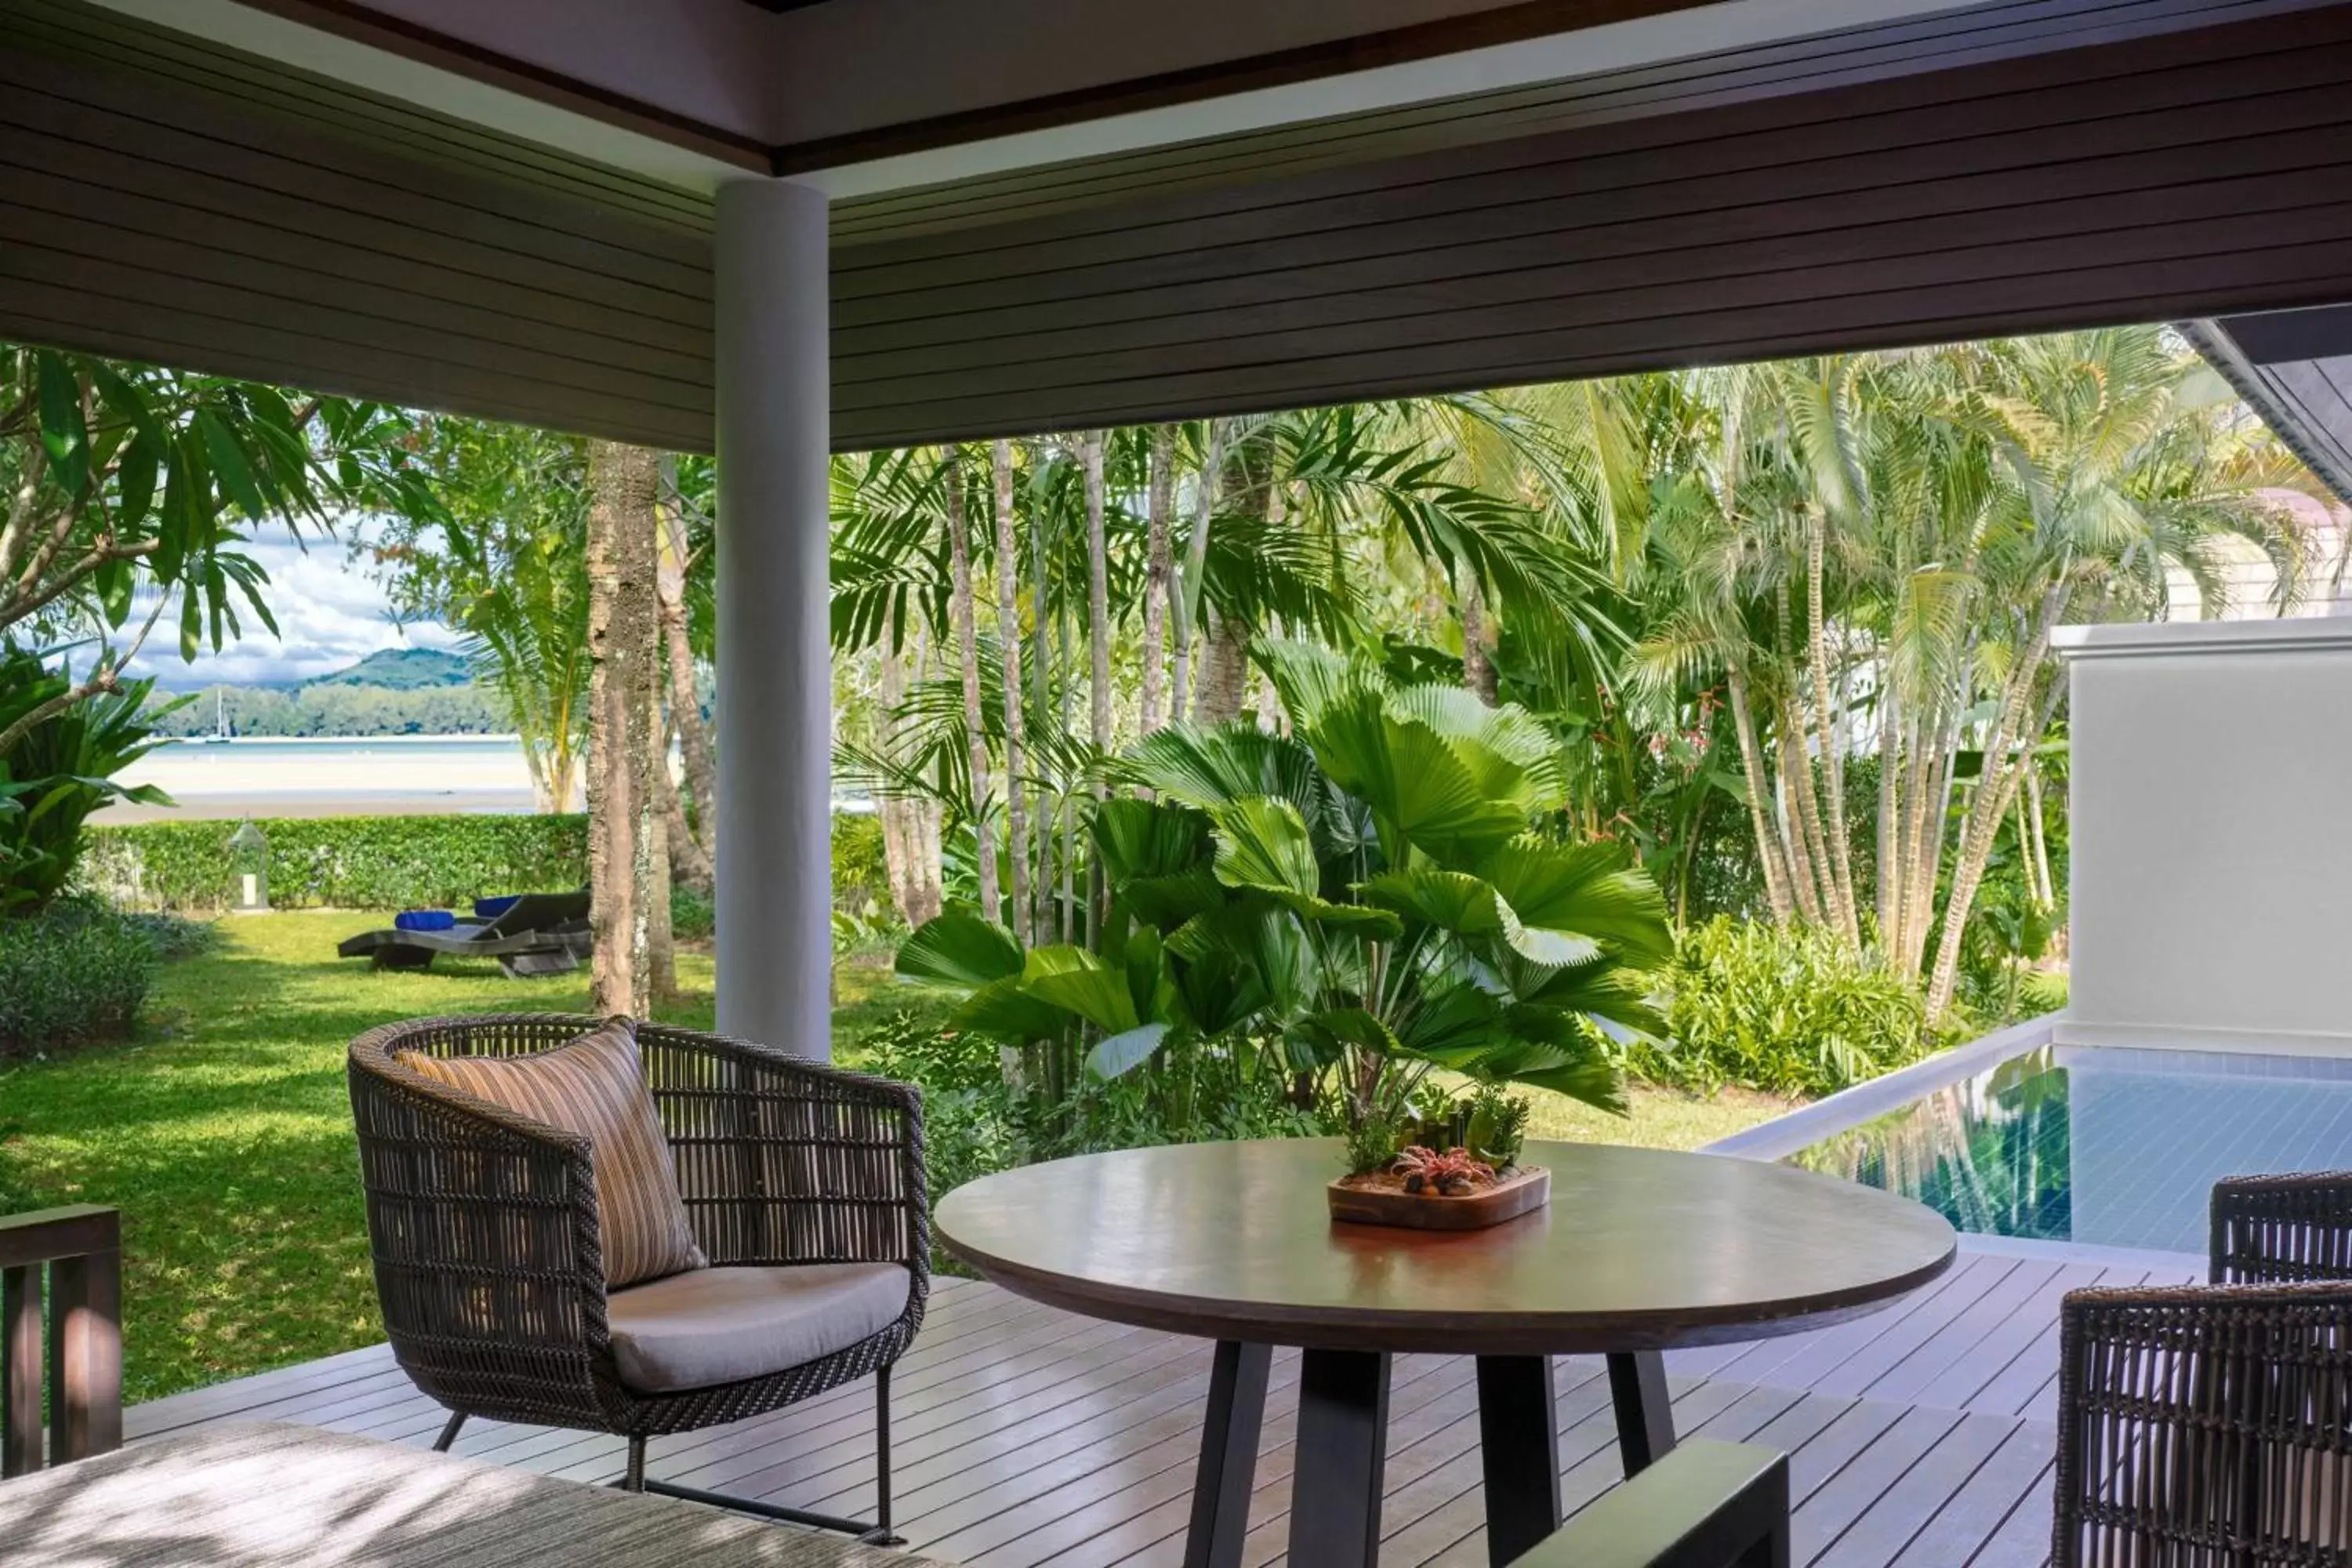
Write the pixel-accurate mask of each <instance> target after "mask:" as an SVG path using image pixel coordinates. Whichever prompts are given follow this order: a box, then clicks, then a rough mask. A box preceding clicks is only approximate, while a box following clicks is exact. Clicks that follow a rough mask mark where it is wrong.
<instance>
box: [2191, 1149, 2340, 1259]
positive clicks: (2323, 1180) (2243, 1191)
mask: <svg viewBox="0 0 2352 1568" xmlns="http://www.w3.org/2000/svg"><path fill="white" fill-rule="evenodd" d="M2212 1279H2213V1283H2215V1284H2216V1285H2223V1284H2245V1285H2292V1284H2295V1283H2298V1282H2300V1281H2305V1280H2338V1281H2345V1280H2352V1171H2330V1172H2324V1173H2319V1174H2316V1175H2298V1176H2232V1177H2231V1178H2230V1179H2229V1180H2228V1181H2225V1182H2220V1183H2216V1184H2214V1187H2213V1274H2212Z"/></svg>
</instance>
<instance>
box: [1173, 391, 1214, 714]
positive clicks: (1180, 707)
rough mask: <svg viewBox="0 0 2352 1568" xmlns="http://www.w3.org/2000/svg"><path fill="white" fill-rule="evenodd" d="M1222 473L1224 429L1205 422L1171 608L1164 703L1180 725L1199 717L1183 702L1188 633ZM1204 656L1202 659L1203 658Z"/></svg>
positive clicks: (1188, 680)
mask: <svg viewBox="0 0 2352 1568" xmlns="http://www.w3.org/2000/svg"><path fill="white" fill-rule="evenodd" d="M1224 470H1225V427H1224V426H1223V424H1221V423H1220V422H1218V421H1217V420H1214V419H1212V420H1210V421H1209V448H1208V453H1207V455H1206V457H1205V458H1204V459H1203V461H1202V464H1201V493H1200V495H1199V496H1198V498H1196V505H1195V509H1194V512H1193V517H1192V538H1190V539H1188V540H1186V541H1185V542H1184V576H1183V579H1182V581H1181V582H1179V583H1178V584H1176V603H1175V605H1173V606H1172V607H1173V610H1174V617H1173V618H1174V620H1175V623H1176V668H1175V672H1174V675H1173V678H1172V685H1171V696H1170V700H1169V704H1168V717H1169V720H1170V721H1171V722H1173V723H1178V724H1181V723H1184V722H1187V721H1192V722H1198V721H1199V715H1198V713H1197V712H1196V711H1195V710H1194V709H1193V708H1192V706H1191V705H1190V704H1189V703H1188V702H1187V700H1186V698H1187V692H1188V689H1189V688H1190V686H1191V684H1192V631H1193V628H1194V627H1195V626H1199V625H1200V612H1201V580H1202V578H1203V577H1204V576H1206V575H1207V574H1208V569H1209V567H1208V563H1209V524H1210V522H1211V521H1213V519H1214V518H1215V516H1216V511H1217V487H1218V485H1219V484H1220V483H1221V482H1222V480H1223V475H1224ZM1205 657H1206V656H1205V655H1203V658H1205Z"/></svg>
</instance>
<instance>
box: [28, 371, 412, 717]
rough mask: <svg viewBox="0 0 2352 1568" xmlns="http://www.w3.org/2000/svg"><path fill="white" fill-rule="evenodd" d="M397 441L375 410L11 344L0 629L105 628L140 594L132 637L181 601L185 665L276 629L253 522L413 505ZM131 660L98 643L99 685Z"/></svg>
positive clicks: (304, 522) (295, 522)
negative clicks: (144, 604)
mask: <svg viewBox="0 0 2352 1568" xmlns="http://www.w3.org/2000/svg"><path fill="white" fill-rule="evenodd" d="M400 434H401V429H400V426H399V424H398V422H396V421H392V422H388V421H387V420H386V419H385V418H384V416H383V411H382V410H381V409H379V408H376V407H374V406H373V405H366V404H356V403H349V402H345V401H342V400H340V399H334V398H316V399H310V400H306V401H302V402H300V403H299V404H298V403H297V402H296V401H295V400H293V399H290V398H289V396H288V395H287V394H286V393H284V392H283V391H281V390H279V389H278V388H276V387H270V386H262V385H258V384H255V383H252V382H245V381H236V380H231V379H227V378H224V377H219V376H205V375H194V374H186V373H184V372H179V371H171V370H163V369H160V368H156V367H153V366H148V365H135V364H130V363H117V362H114V361H110V360H103V359H97V358H92V357H90V356H88V355H82V354H72V353H62V352H59V351H56V350H51V349H37V348H29V347H25V346H22V345H17V344H0V481H5V483H0V493H5V494H6V495H7V496H9V497H10V498H11V504H10V507H9V510H7V512H6V513H5V517H0V633H6V632H10V631H14V630H19V629H23V628H32V629H35V630H38V631H55V630H59V629H62V628H64V627H66V626H68V625H73V626H100V627H104V628H106V629H107V631H108V632H109V633H110V634H111V633H112V632H116V631H120V630H121V629H122V628H123V627H124V626H126V625H127V624H128V623H129V622H130V621H131V618H132V615H133V604H134V601H135V600H136V599H137V597H138V595H139V591H140V590H142V589H145V590H150V591H151V597H152V605H151V606H150V613H149V616H148V618H147V620H146V621H145V623H144V626H142V630H141V632H140V633H139V634H138V639H143V637H145V635H146V633H145V629H144V627H146V626H154V625H155V624H156V622H157V621H158V620H160V619H162V618H163V616H165V615H166V613H167V612H169V611H171V610H173V608H174V607H176V612H177V629H178V640H179V648H180V653H181V657H183V658H194V656H195V654H196V652H197V650H198V649H199V648H201V647H213V648H215V649H217V648H219V647H222V646H223V645H224V644H225V643H226V641H228V640H229V639H231V638H233V637H236V636H238V635H239V634H240V633H241V631H242V630H243V622H242V619H241V616H247V615H249V616H252V617H253V619H254V621H255V622H257V624H258V625H260V626H263V627H264V628H266V629H269V630H273V631H274V630H275V629H276V626H277V623H276V622H275V620H274V619H273V618H272V617H271V615H270V612H269V606H268V603H267V601H266V599H265V597H264V595H263V592H262V590H263V588H264V586H265V585H266V584H267V582H268V579H267V576H266V575H265V574H264V573H263V572H262V570H261V568H260V566H259V565H257V563H255V562H254V560H253V558H252V557H251V556H249V555H247V554H245V553H244V552H243V551H242V550H241V549H240V548H239V547H240V546H241V545H243V544H244V543H245V542H247V533H246V531H245V530H246V529H247V527H248V526H252V525H258V524H262V523H271V522H274V523H278V524H283V525H285V526H288V527H290V528H294V529H297V530H299V529H300V528H303V527H310V528H314V529H317V530H319V531H325V530H326V528H327V526H328V520H329V518H330V516H331V513H332V511H333V510H334V509H335V508H336V507H338V506H341V505H367V504H382V503H383V502H386V501H390V500H397V499H401V498H415V497H418V496H419V495H420V494H421V492H420V491H419V489H418V487H417V485H416V483H415V479H413V477H411V476H409V475H408V474H406V473H405V472H404V469H403V464H402V461H401V458H402V453H401V448H400V446H399V436H400ZM138 639H134V646H135V641H136V640H138ZM123 657H127V650H125V649H121V648H116V647H111V646H110V647H107V648H106V649H104V650H103V651H102V652H101V653H100V657H99V659H98V661H97V672H98V673H99V674H100V680H99V682H98V683H97V684H95V685H94V686H92V687H91V689H92V690H103V689H108V687H109V686H110V685H111V676H110V672H111V671H113V670H114V669H115V668H118V667H119V663H120V660H121V658H123Z"/></svg>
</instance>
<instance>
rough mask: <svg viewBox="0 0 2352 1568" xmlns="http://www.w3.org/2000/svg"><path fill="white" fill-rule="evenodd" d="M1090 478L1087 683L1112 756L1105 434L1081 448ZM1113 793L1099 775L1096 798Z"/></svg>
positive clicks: (1096, 724)
mask: <svg viewBox="0 0 2352 1568" xmlns="http://www.w3.org/2000/svg"><path fill="white" fill-rule="evenodd" d="M1079 456H1080V459H1081V460H1082V461H1083V462H1084V463H1085V465H1086V478H1087V686H1088V687H1089V688H1090V691H1089V695H1090V696H1091V697H1092V699H1093V711H1092V712H1091V713H1090V714H1089V715H1088V717H1089V718H1091V719H1092V720H1093V725H1092V739H1093V741H1094V745H1095V754H1096V755H1097V757H1108V756H1109V755H1110V742H1111V731H1110V545H1109V542H1108V539H1107V538H1106V537H1105V535H1104V531H1103V433H1102V432H1101V431H1099V430H1089V431H1087V435H1086V437H1085V439H1084V441H1083V442H1082V443H1081V444H1080V447H1079ZM1109 794H1110V786H1109V785H1108V784H1105V783H1104V782H1103V781H1102V779H1101V778H1100V777H1099V776H1097V778H1096V780H1095V798H1096V799H1097V800H1101V799H1104V798H1106V797H1108V795H1109Z"/></svg>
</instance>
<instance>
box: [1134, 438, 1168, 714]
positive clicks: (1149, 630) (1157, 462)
mask: <svg viewBox="0 0 2352 1568" xmlns="http://www.w3.org/2000/svg"><path fill="white" fill-rule="evenodd" d="M1147 504H1148V505H1149V506H1150V511H1151V515H1150V520H1149V522H1148V523H1147V525H1146V531H1145V535H1144V569H1143V697H1142V704H1141V706H1142V712H1141V714H1140V716H1139V718H1140V728H1141V730H1142V731H1143V733H1145V734H1147V735H1149V734H1150V733H1151V732H1152V731H1154V730H1157V729H1159V728H1160V687H1161V685H1162V683H1163V682H1162V678H1163V676H1164V674H1165V667H1166V665H1167V662H1168V590H1169V577H1170V574H1171V572H1172V570H1173V568H1174V564H1175V563H1174V562H1173V561H1172V559H1171V556H1170V552H1169V551H1170V547H1169V526H1168V525H1169V523H1170V521H1171V518H1170V517H1169V513H1170V512H1171V510H1174V508H1175V505H1176V427H1175V426H1172V425H1155V426H1152V428H1151V479H1150V487H1149V500H1148V502H1147Z"/></svg>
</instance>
